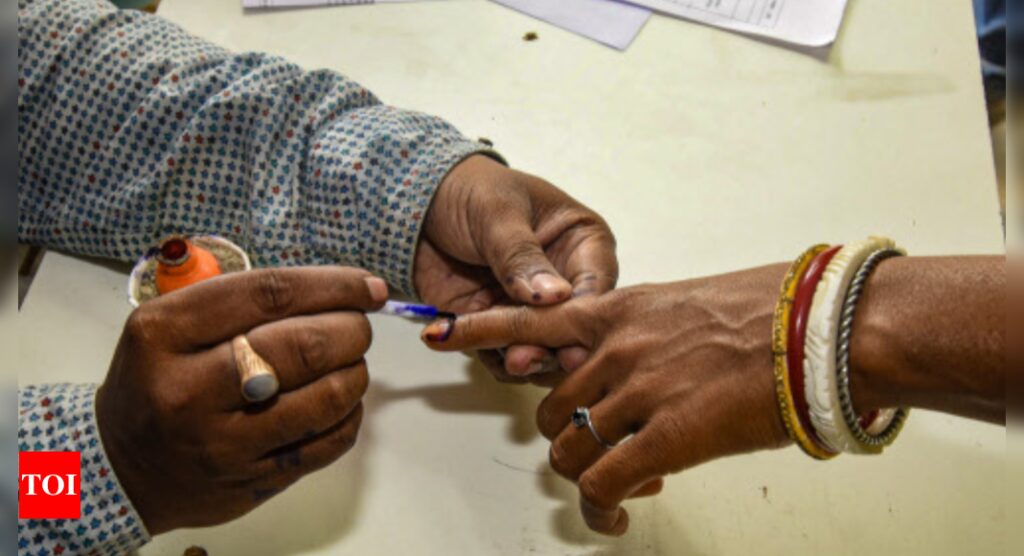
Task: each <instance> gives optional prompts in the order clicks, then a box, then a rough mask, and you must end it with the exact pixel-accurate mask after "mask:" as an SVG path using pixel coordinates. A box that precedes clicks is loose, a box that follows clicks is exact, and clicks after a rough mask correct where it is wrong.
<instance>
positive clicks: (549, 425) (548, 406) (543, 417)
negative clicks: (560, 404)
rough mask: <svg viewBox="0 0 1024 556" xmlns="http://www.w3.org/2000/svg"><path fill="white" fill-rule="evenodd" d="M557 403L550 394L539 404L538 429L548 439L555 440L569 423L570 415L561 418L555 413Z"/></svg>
mask: <svg viewBox="0 0 1024 556" xmlns="http://www.w3.org/2000/svg"><path fill="white" fill-rule="evenodd" d="M555 405H556V400H555V399H554V398H553V397H552V394H549V395H548V396H547V397H545V398H544V400H543V401H542V402H540V405H538V406H537V417H536V418H537V429H538V430H539V431H540V433H541V435H543V436H544V438H547V439H548V440H554V439H555V438H556V437H557V436H558V434H559V433H560V432H562V429H563V428H565V425H566V424H567V423H568V417H566V418H565V419H560V418H559V417H560V416H559V415H556V414H555V413H556V408H555Z"/></svg>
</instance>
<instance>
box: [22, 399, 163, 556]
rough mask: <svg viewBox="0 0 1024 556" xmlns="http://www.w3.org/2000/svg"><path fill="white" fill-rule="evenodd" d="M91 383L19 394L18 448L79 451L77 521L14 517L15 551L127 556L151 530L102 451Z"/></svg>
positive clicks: (40, 554)
mask: <svg viewBox="0 0 1024 556" xmlns="http://www.w3.org/2000/svg"><path fill="white" fill-rule="evenodd" d="M95 397H96V385H94V384H50V385H46V386H29V387H27V388H22V389H21V390H20V391H19V392H18V405H19V411H18V451H19V452H28V451H33V452H43V451H48V452H54V451H73V452H81V454H82V474H81V485H82V486H81V494H82V517H81V519H74V520H72V519H21V520H18V554H21V555H26V556H27V555H32V556H49V555H51V554H53V555H60V554H69V555H70V554H104V555H120V554H128V553H129V552H131V551H132V550H133V549H135V548H137V547H139V546H141V545H142V544H144V543H145V542H146V541H148V540H149V534H148V533H147V532H146V528H145V526H144V525H143V523H142V520H141V519H140V518H139V515H138V514H137V513H136V512H135V509H134V508H133V507H132V505H131V502H130V501H129V500H128V497H127V496H126V495H125V493H124V490H122V488H121V485H120V484H119V483H118V482H117V477H116V476H115V475H114V472H113V469H112V468H111V466H110V462H109V461H108V460H107V455H106V453H105V452H104V451H103V442H102V441H101V440H100V436H99V430H98V429H97V428H96V417H95V415H94V414H93V400H94V399H95Z"/></svg>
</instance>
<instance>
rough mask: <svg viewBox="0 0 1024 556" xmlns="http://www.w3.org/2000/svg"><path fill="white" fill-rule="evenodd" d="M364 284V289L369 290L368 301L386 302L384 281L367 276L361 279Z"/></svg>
mask: <svg viewBox="0 0 1024 556" xmlns="http://www.w3.org/2000/svg"><path fill="white" fill-rule="evenodd" d="M363 281H365V282H366V289H368V290H370V299H373V301H374V302H376V303H380V302H382V301H387V299H388V284H387V282H385V281H384V280H381V279H380V278H377V277H376V276H367V277H366V278H363Z"/></svg>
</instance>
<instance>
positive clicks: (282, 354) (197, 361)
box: [96, 266, 387, 535]
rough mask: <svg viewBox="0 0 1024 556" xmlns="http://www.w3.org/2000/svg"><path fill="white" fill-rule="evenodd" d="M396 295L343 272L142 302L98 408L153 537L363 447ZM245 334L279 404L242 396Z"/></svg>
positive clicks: (244, 504) (111, 451)
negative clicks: (375, 327) (240, 343)
mask: <svg viewBox="0 0 1024 556" xmlns="http://www.w3.org/2000/svg"><path fill="white" fill-rule="evenodd" d="M386 299H387V285H386V284H385V283H384V281H383V280H381V279H380V278H376V277H372V276H371V275H370V274H369V273H368V272H365V271H362V270H357V269H352V268H341V267H326V266H325V267H311V268H291V269H276V270H257V271H252V272H245V273H238V274H230V275H226V276H222V277H218V278H214V279H211V280H208V281H205V282H202V283H199V284H195V285H193V286H189V287H188V288H185V289H182V290H179V291H176V292H173V293H170V294H167V295H165V296H161V297H159V298H157V299H154V300H152V301H148V302H146V303H144V304H143V305H142V306H141V307H139V308H138V309H136V310H135V312H133V313H132V315H131V316H130V317H129V318H128V322H127V323H126V325H125V328H124V332H123V333H122V336H121V340H120V342H119V343H118V346H117V350H116V352H115V353H114V358H113V361H112V363H111V366H110V370H109V372H108V374H107V378H106V380H105V381H104V383H103V385H102V386H101V387H100V389H99V392H98V393H97V397H96V418H97V422H98V425H99V429H100V435H101V437H102V439H103V446H104V448H105V450H106V452H107V455H108V457H109V459H110V462H111V465H112V467H113V469H114V472H115V474H116V475H117V478H118V480H119V481H120V482H121V484H122V486H123V487H124V489H125V491H126V492H127V494H128V497H129V498H130V499H131V501H132V504H133V505H134V506H135V507H136V509H137V510H138V512H139V515H140V516H142V520H143V522H144V523H145V525H146V528H147V529H148V530H149V532H150V533H152V534H154V535H155V534H158V533H162V532H165V531H170V530H172V529H176V528H179V527H196V526H206V525H214V524H218V523H224V522H226V521H229V520H231V519H234V518H236V517H238V516H241V515H242V514H245V513H246V512H248V511H250V510H252V509H253V508H255V507H256V506H258V505H259V504H260V503H262V502H263V501H265V500H266V499H268V498H269V497H270V496H273V495H274V494H276V493H278V492H280V491H281V490H283V489H284V488H286V487H287V486H289V485H291V484H292V483H294V482H295V481H297V480H298V479H299V478H301V477H302V476H304V475H306V474H307V473H310V472H312V471H315V470H316V469H319V468H321V467H324V466H326V465H327V464H329V463H331V462H333V461H334V460H336V459H337V458H339V457H341V456H342V455H343V454H344V453H345V452H347V451H348V450H349V449H350V448H351V447H352V446H353V444H354V443H355V441H356V435H357V432H358V430H359V425H360V422H361V420H362V414H363V412H362V404H361V402H360V399H361V398H362V396H363V394H364V393H365V392H366V388H367V385H368V381H369V375H368V374H367V368H366V362H365V361H364V360H363V354H364V353H365V352H366V350H367V349H368V348H369V346H370V341H371V330H370V325H369V322H368V321H367V319H366V317H365V316H364V315H363V313H362V311H368V310H374V309H378V308H380V307H381V306H382V305H383V303H384V301H385V300H386ZM239 334H245V335H246V336H247V338H248V339H249V342H250V343H251V345H252V347H253V349H254V350H255V351H256V352H257V353H259V354H260V355H261V356H263V358H265V359H266V360H267V361H268V362H269V363H270V364H271V365H272V366H273V367H274V368H275V370H276V372H277V375H278V379H279V381H280V390H279V393H278V394H277V395H276V396H275V397H273V398H271V399H270V400H268V401H266V402H263V403H261V404H251V403H247V402H246V401H245V400H244V399H243V398H242V394H241V386H240V383H239V377H238V372H237V371H236V367H235V361H234V355H233V352H232V347H231V340H232V338H234V337H235V336H237V335H239Z"/></svg>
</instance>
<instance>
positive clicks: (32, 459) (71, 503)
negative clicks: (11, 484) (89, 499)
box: [18, 452, 82, 519]
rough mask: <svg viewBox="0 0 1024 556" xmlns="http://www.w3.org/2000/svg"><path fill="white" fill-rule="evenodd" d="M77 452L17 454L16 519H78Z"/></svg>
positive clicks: (79, 458)
mask: <svg viewBox="0 0 1024 556" xmlns="http://www.w3.org/2000/svg"><path fill="white" fill-rule="evenodd" d="M81 474H82V455H81V454H80V453H79V452H19V453H18V518H19V519H78V518H80V517H82V480H81Z"/></svg>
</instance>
